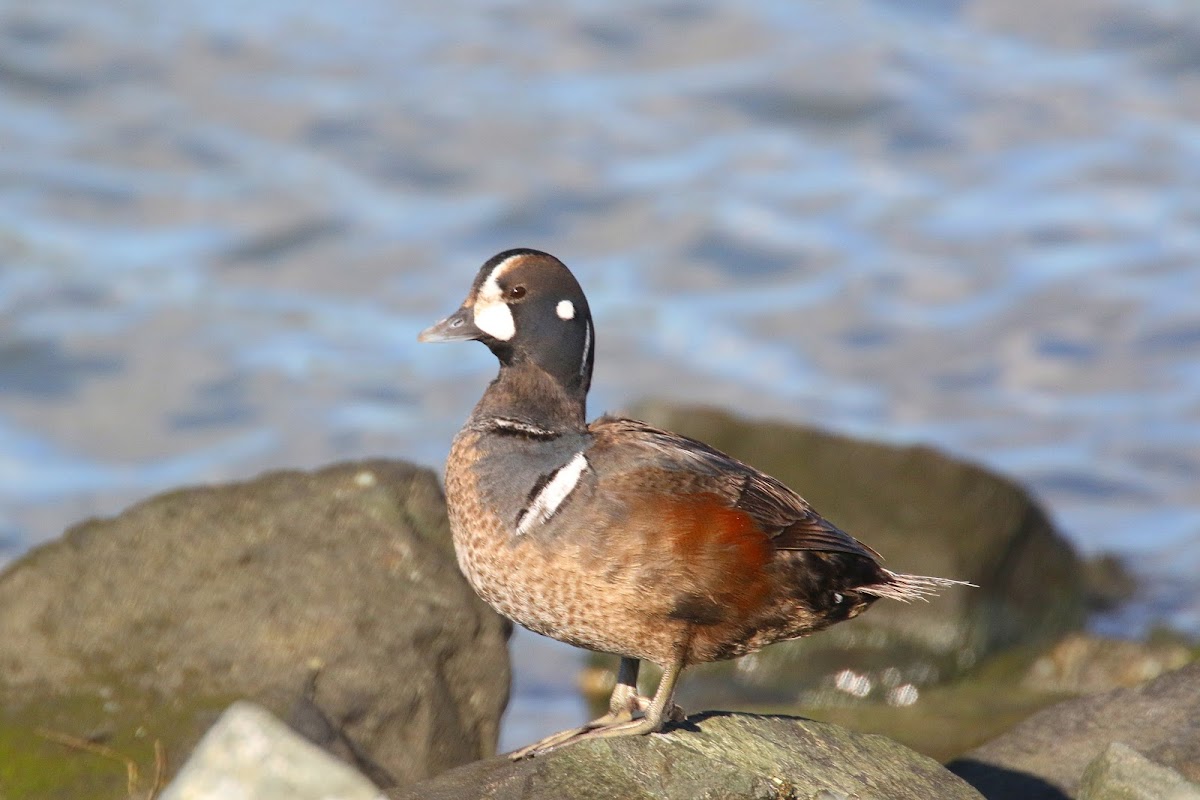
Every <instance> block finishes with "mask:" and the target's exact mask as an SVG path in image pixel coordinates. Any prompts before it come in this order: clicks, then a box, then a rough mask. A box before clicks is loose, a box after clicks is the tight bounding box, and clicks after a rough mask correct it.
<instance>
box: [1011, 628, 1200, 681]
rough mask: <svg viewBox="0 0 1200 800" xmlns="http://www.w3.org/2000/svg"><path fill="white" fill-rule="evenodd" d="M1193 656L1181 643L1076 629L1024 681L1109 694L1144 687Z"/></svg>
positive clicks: (1041, 659) (1038, 662)
mask: <svg viewBox="0 0 1200 800" xmlns="http://www.w3.org/2000/svg"><path fill="white" fill-rule="evenodd" d="M1192 658H1193V656H1192V651H1191V650H1190V649H1189V648H1188V647H1187V646H1186V645H1185V644H1183V643H1182V642H1180V641H1170V640H1157V641H1149V642H1134V641H1127V640H1124V639H1109V638H1105V637H1101V636H1093V635H1091V634H1087V633H1070V634H1067V635H1066V636H1065V637H1063V639H1062V641H1060V642H1057V643H1056V644H1055V645H1054V646H1053V647H1051V648H1050V649H1049V650H1047V651H1046V652H1045V653H1043V654H1042V655H1040V656H1039V657H1038V658H1037V660H1036V661H1034V662H1033V664H1031V665H1030V667H1029V670H1028V672H1026V674H1025V677H1024V680H1023V683H1024V684H1025V686H1028V687H1032V688H1035V689H1038V690H1041V691H1046V692H1059V693H1062V694H1092V693H1095V692H1107V691H1110V690H1112V689H1120V688H1124V687H1130V686H1138V685H1140V684H1143V683H1145V682H1146V681H1148V680H1153V679H1154V678H1157V677H1158V676H1159V675H1163V674H1165V673H1167V672H1170V671H1172V670H1176V669H1179V668H1180V667H1182V666H1183V665H1185V664H1187V663H1188V662H1190V661H1191V660H1192Z"/></svg>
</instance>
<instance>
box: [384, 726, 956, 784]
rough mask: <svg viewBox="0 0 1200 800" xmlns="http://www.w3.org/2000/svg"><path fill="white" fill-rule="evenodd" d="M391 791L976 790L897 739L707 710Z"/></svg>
mask: <svg viewBox="0 0 1200 800" xmlns="http://www.w3.org/2000/svg"><path fill="white" fill-rule="evenodd" d="M389 796H390V797H392V798H395V800H467V798H470V799H471V800H475V798H488V800H518V799H519V800H561V798H565V797H569V798H573V800H591V798H596V800H600V799H601V798H603V800H625V799H626V798H628V800H725V799H726V798H728V799H729V800H733V798H738V800H789V799H790V800H800V798H803V799H804V800H808V799H809V798H814V797H820V798H830V799H831V800H832V798H858V800H869V799H870V798H874V799H875V800H951V798H962V800H967V798H974V799H975V800H979V795H978V794H977V793H976V792H975V790H974V789H972V788H971V787H970V786H968V785H967V784H966V783H964V782H963V781H961V780H959V779H958V778H956V777H955V776H954V775H952V774H950V773H949V772H948V771H947V770H946V769H945V768H944V767H942V766H941V765H940V764H938V763H937V762H936V761H934V760H933V759H931V758H928V757H926V756H922V755H920V754H918V753H915V752H913V751H912V750H909V749H908V748H906V747H904V746H903V745H900V744H898V743H896V742H894V741H892V740H891V739H887V738H885V737H882V736H875V735H871V734H862V733H854V732H852V731H849V730H846V729H844V728H840V727H838V726H836V725H830V724H827V723H822V722H814V721H812V720H806V719H799V718H794V717H765V716H757V715H751V714H726V713H709V714H701V715H697V716H696V717H693V718H691V719H689V720H688V721H687V722H686V723H683V724H682V725H680V726H678V727H676V728H673V729H668V731H667V732H666V733H663V734H652V735H650V736H641V737H633V738H624V739H609V740H597V741H593V742H586V743H579V744H574V745H570V746H568V747H564V748H562V749H561V750H556V751H554V752H552V753H549V754H547V755H545V756H541V757H538V758H535V759H533V760H530V761H521V762H517V763H512V762H510V761H508V760H507V759H505V758H494V759H489V760H486V761H480V762H477V763H475V764H469V765H467V766H465V767H459V768H458V769H455V770H451V771H449V772H446V773H444V774H442V775H440V776H438V777H436V778H433V779H431V780H428V781H423V782H422V783H419V784H416V785H414V786H410V787H407V789H404V790H400V791H395V792H392V793H390V794H389Z"/></svg>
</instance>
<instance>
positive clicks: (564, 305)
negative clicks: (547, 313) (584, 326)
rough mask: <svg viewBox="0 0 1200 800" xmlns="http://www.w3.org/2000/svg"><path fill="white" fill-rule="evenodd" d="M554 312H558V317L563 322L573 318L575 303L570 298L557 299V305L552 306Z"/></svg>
mask: <svg viewBox="0 0 1200 800" xmlns="http://www.w3.org/2000/svg"><path fill="white" fill-rule="evenodd" d="M554 313H556V314H558V318H559V319H561V320H563V321H564V322H565V321H567V320H569V319H575V304H574V303H572V302H571V301H570V300H559V301H558V305H556V306H555V307H554Z"/></svg>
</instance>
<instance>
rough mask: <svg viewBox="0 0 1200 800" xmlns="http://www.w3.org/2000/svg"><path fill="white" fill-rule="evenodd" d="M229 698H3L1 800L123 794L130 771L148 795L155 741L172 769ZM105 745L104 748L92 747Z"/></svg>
mask: <svg viewBox="0 0 1200 800" xmlns="http://www.w3.org/2000/svg"><path fill="white" fill-rule="evenodd" d="M233 699H234V698H232V697H208V698H190V699H188V700H187V701H186V702H180V701H171V702H166V701H158V700H154V699H150V698H146V697H144V696H139V695H138V693H136V692H122V691H120V690H119V689H113V690H111V691H105V692H104V693H103V694H101V693H100V692H97V691H74V692H68V693H64V694H57V695H52V696H39V697H36V698H34V697H28V698H19V699H18V698H12V697H9V698H6V699H5V700H4V702H3V705H2V706H0V753H3V754H4V757H3V758H2V759H0V800H25V799H26V798H29V799H30V800H32V799H33V798H37V799H38V800H58V799H59V798H61V800H77V798H80V797H97V798H100V797H112V798H118V797H121V798H123V797H126V796H127V795H128V793H129V777H128V774H129V769H128V767H127V763H132V764H133V766H134V768H135V769H136V775H137V783H136V786H135V790H136V791H137V792H139V793H141V795H142V796H145V795H146V793H148V792H149V790H150V788H151V787H152V786H153V784H154V780H155V774H156V772H157V771H158V770H157V768H156V756H155V743H156V742H158V743H159V746H160V747H161V748H162V750H163V752H164V755H165V758H166V773H165V774H164V775H163V776H162V777H163V778H165V777H166V776H167V775H171V774H173V773H174V770H176V769H178V768H179V766H180V762H182V755H183V754H184V753H186V752H188V751H190V749H191V747H192V746H193V745H194V744H195V742H196V741H197V740H198V739H199V737H200V735H202V734H203V732H204V730H205V729H206V728H207V727H208V725H209V724H210V723H211V722H212V721H213V720H215V719H216V717H217V715H218V714H219V713H220V712H221V710H223V709H224V708H225V707H226V706H227V705H229V703H230V702H232V700H233ZM98 749H102V750H103V753H102V752H97V750H98Z"/></svg>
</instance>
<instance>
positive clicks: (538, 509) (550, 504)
mask: <svg viewBox="0 0 1200 800" xmlns="http://www.w3.org/2000/svg"><path fill="white" fill-rule="evenodd" d="M587 468H588V460H587V458H586V457H585V456H584V455H583V453H576V454H575V457H574V458H572V459H571V460H570V461H568V462H567V463H566V464H565V465H564V466H562V467H559V468H558V471H557V472H555V473H554V475H553V476H552V477H551V478H550V480H548V481H546V485H545V486H543V487H542V490H541V491H540V492H538V493H537V496H536V497H534V498H533V500H532V501H531V502H530V503H529V507H528V508H527V509H525V512H524V513H523V514H521V517H520V519H518V520H517V535H523V534H526V533H529V531H531V530H533V528H534V526H536V525H541V524H542V523H544V522H547V521H548V520H549V519H550V518H551V517H553V516H554V514H555V512H556V511H558V509H559V507H560V506H561V505H562V504H563V501H564V500H566V499H567V498H568V497H569V496H570V494H571V492H573V491H574V490H575V487H576V486H577V485H579V478H580V477H582V475H583V473H584V471H586V470H587Z"/></svg>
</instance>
